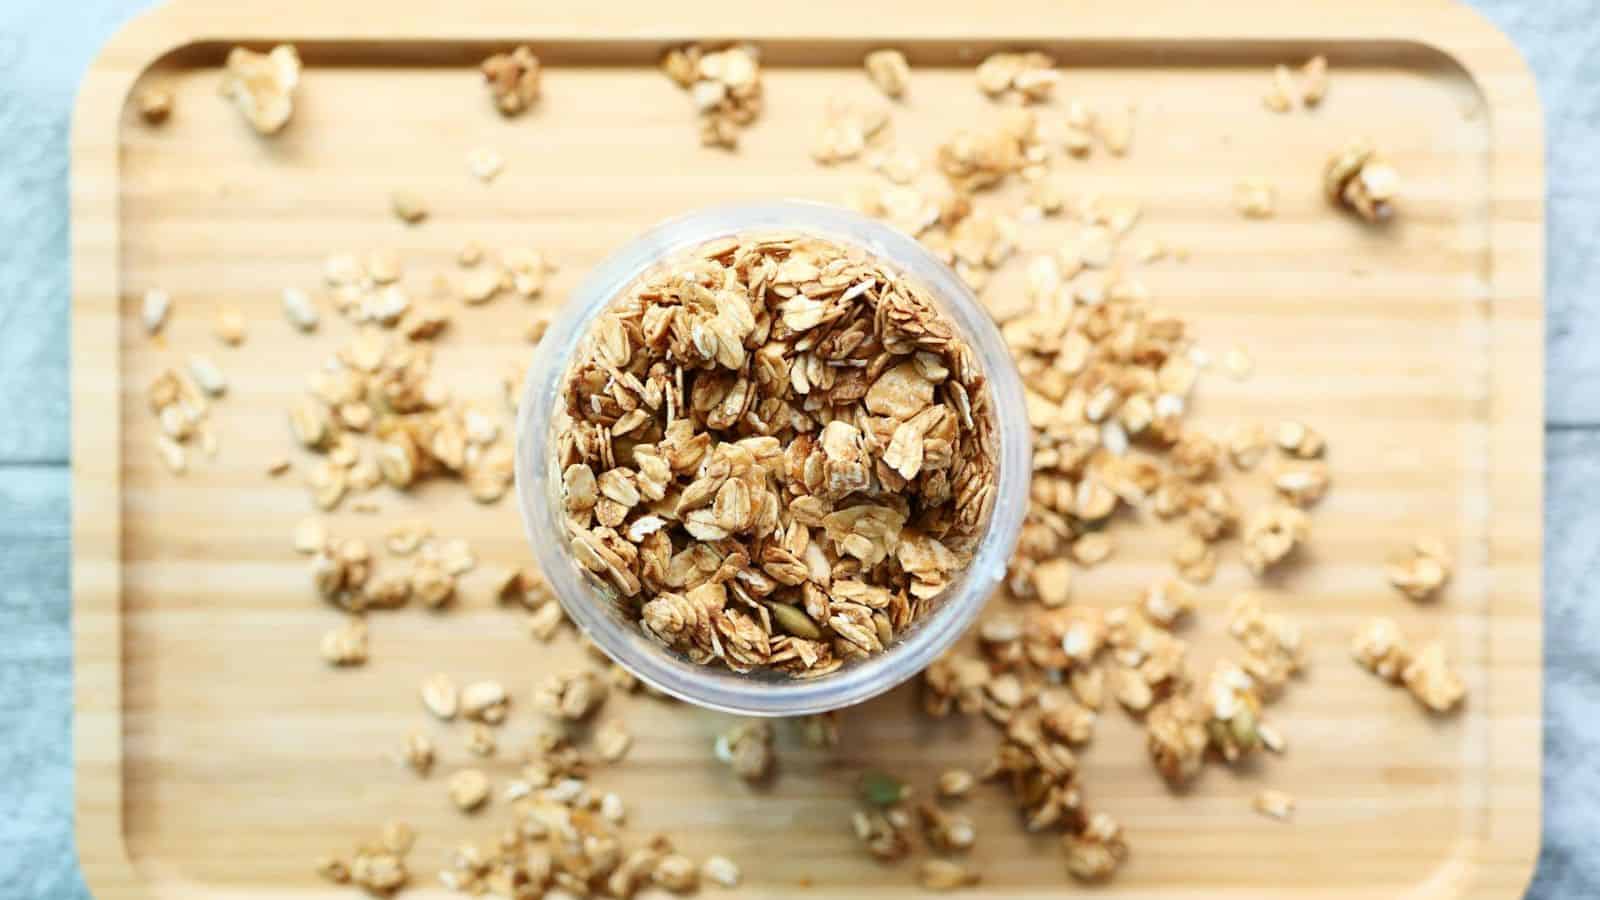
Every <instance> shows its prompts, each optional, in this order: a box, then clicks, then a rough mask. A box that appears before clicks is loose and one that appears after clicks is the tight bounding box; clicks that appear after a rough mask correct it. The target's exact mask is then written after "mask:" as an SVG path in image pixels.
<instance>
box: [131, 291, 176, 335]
mask: <svg viewBox="0 0 1600 900" xmlns="http://www.w3.org/2000/svg"><path fill="white" fill-rule="evenodd" d="M171 312H172V295H171V294H168V293H167V292H166V291H164V290H162V289H161V288H151V289H149V290H147V291H145V292H144V300H143V303H142V305H141V306H140V310H139V316H140V320H141V321H143V322H144V332H145V334H148V335H151V336H154V335H156V334H159V333H160V332H161V328H162V326H164V325H166V324H167V315H168V314H169V313H171Z"/></svg>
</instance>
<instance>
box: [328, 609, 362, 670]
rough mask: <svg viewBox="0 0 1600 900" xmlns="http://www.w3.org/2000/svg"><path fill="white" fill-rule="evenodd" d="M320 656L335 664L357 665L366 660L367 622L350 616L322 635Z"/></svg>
mask: <svg viewBox="0 0 1600 900" xmlns="http://www.w3.org/2000/svg"><path fill="white" fill-rule="evenodd" d="M322 658H323V659H325V660H327V661H328V663H329V664H331V665H335V666H359V665H361V664H362V663H365V662H366V661H367V623H366V622H364V621H362V620H361V619H359V618H352V619H350V620H349V621H348V622H346V623H345V624H344V625H342V626H340V627H338V628H334V629H331V630H329V631H327V632H325V633H324V634H323V635H322Z"/></svg>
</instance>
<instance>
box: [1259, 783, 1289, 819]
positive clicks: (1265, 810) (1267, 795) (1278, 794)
mask: <svg viewBox="0 0 1600 900" xmlns="http://www.w3.org/2000/svg"><path fill="white" fill-rule="evenodd" d="M1253 805H1254V806H1255V810H1256V812H1258V813H1261V814H1262V815H1264V816H1268V817H1270V818H1273V819H1277V820H1278V821H1280V822H1287V821H1289V817H1290V816H1291V815H1293V814H1294V797H1293V796H1292V795H1290V794H1286V793H1284V792H1283V791H1274V790H1264V791H1261V792H1260V793H1258V794H1256V798H1255V800H1254V803H1253Z"/></svg>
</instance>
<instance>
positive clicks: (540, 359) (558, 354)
mask: <svg viewBox="0 0 1600 900" xmlns="http://www.w3.org/2000/svg"><path fill="white" fill-rule="evenodd" d="M751 232H757V233H759V232H792V233H795V234H801V235H811V236H815V237H819V238H822V239H824V240H829V241H834V242H837V243H841V244H844V245H847V246H852V247H856V248H859V249H862V250H865V251H866V252H868V253H871V254H873V255H874V256H876V257H878V258H880V259H882V260H883V261H884V262H886V263H887V264H888V265H889V266H890V267H891V268H893V269H894V270H896V271H897V272H899V273H901V274H903V275H904V276H906V277H907V278H909V279H911V280H913V281H915V282H917V283H918V284H920V285H921V286H922V287H923V288H925V289H926V290H927V291H928V293H929V294H930V296H931V297H932V299H933V300H934V302H935V303H936V305H937V306H938V307H939V308H940V311H941V312H942V313H944V314H945V315H946V316H947V317H949V318H950V319H951V320H952V322H953V323H954V324H955V325H956V327H957V329H958V331H959V332H960V333H961V335H962V337H963V338H964V339H965V340H966V341H967V343H968V344H969V346H970V347H971V349H972V350H973V352H974V354H975V355H976V357H977V359H978V362H979V364H980V365H981V366H983V370H984V375H985V378H986V380H987V385H986V388H987V390H989V391H990V394H991V398H990V399H991V401H992V408H993V414H994V416H995V419H996V436H997V441H998V448H997V451H996V452H997V456H998V458H997V459H996V461H995V463H996V468H997V473H996V488H995V490H996V497H995V502H994V506H993V509H992V510H991V511H990V515H989V521H988V523H987V527H986V529H985V533H984V538H983V540H982V541H981V542H980V544H979V546H978V549H977V551H976V552H975V554H974V556H973V558H972V561H971V563H970V565H969V566H968V569H967V571H966V572H965V573H964V575H963V577H962V579H961V580H960V581H958V582H955V583H954V584H952V585H951V586H950V587H949V588H947V590H946V592H945V594H944V596H943V597H942V598H941V600H940V601H939V605H938V606H937V607H936V608H934V609H933V610H932V611H931V612H929V613H928V614H927V615H926V616H924V617H923V618H922V619H921V620H919V621H918V622H916V623H913V626H912V627H911V629H909V630H908V632H907V633H906V634H905V635H904V636H898V637H897V640H896V641H895V642H894V643H892V644H890V645H889V646H888V647H886V648H885V649H884V650H883V651H882V652H881V653H875V654H872V655H871V656H869V657H867V658H865V659H857V660H849V661H847V662H846V663H845V664H844V665H843V666H841V667H840V668H839V669H838V670H837V671H834V672H832V673H829V674H827V675H823V676H819V677H816V678H812V679H804V678H795V677H793V676H789V675H786V674H782V673H749V674H742V673H737V672H733V671H731V670H727V669H723V668H721V667H713V666H704V665H696V664H694V663H691V662H689V661H688V660H687V659H684V658H682V657H681V656H679V655H678V654H676V653H674V652H673V651H671V650H669V649H668V648H666V647H664V646H661V645H660V644H659V643H656V642H655V641H652V640H650V639H649V638H648V637H647V636H645V635H644V634H643V633H642V631H641V630H640V629H639V628H638V627H636V626H633V627H629V626H626V625H624V624H622V623H621V622H620V621H619V620H618V617H616V616H615V615H614V614H613V612H612V609H611V604H610V603H609V602H596V601H597V600H598V599H600V598H598V597H597V595H596V589H595V588H594V586H593V585H591V584H589V583H588V581H587V579H586V578H585V577H584V575H583V574H582V573H581V572H580V571H579V566H578V564H577V562H576V561H575V559H573V557H572V556H571V551H570V549H569V544H568V541H567V539H566V531H565V522H564V520H563V517H562V516H561V515H560V513H559V510H558V504H556V503H554V502H552V498H553V497H554V496H555V495H554V494H553V493H552V492H551V491H552V488H553V487H554V483H553V474H554V473H553V471H552V467H551V449H552V441H551V440H550V435H551V430H552V426H553V424H554V421H555V416H556V411H557V403H558V401H559V397H560V386H561V382H562V379H563V378H564V377H565V375H566V369H567V364H568V362H569V361H570V359H571V357H572V354H573V353H574V352H575V351H576V349H577V347H578V345H579V343H580V342H581V340H582V339H583V338H584V336H586V335H587V334H588V333H589V332H590V330H591V329H592V327H593V325H594V323H595V320H596V319H597V318H598V317H599V315H600V314H601V313H602V312H603V311H604V310H605V309H606V308H607V307H608V306H609V305H610V303H611V301H612V300H614V299H615V298H616V297H617V296H619V295H620V294H621V293H622V292H623V291H625V290H627V289H628V288H629V287H630V286H631V285H632V284H633V283H634V282H635V281H636V280H637V279H638V278H639V277H640V276H641V275H643V274H645V273H646V272H647V271H648V270H649V269H650V268H651V267H652V266H654V265H656V264H658V263H660V262H662V261H663V260H666V259H668V258H670V257H671V256H673V255H675V254H678V253H682V252H684V251H687V250H689V249H692V248H693V247H695V246H698V245H700V244H704V243H706V242H708V241H712V240H715V239H718V238H723V237H728V236H730V235H735V234H748V233H751ZM515 461H516V466H515V468H516V488H515V491H516V495H517V503H518V506H519V510H520V513H521V517H522V522H523V528H524V531H525V532H526V534H527V536H528V539H529V542H530V543H531V544H532V546H533V550H534V554H535V556H536V558H537V559H538V562H539V565H540V568H541V569H543V571H544V575H545V578H546V579H547V580H548V581H549V582H550V585H551V587H552V589H553V590H554V592H555V595H556V599H557V601H558V602H560V603H561V606H562V608H563V610H564V611H565V613H566V615H567V617H568V619H570V620H571V621H572V622H573V624H574V625H576V626H577V627H578V628H579V629H580V630H581V631H582V632H583V633H584V634H585V635H587V636H588V637H589V638H590V639H591V640H593V641H594V643H595V644H596V645H598V646H599V647H600V649H601V650H602V651H604V652H605V653H606V655H607V656H609V657H610V658H611V659H612V660H614V661H615V662H617V663H618V664H619V665H621V666H622V667H623V668H625V669H627V670H628V671H629V672H630V673H632V674H633V675H634V676H635V677H637V678H638V679H639V680H641V681H643V682H644V683H645V684H647V685H649V686H651V687H652V688H655V689H656V690H659V691H661V692H663V693H666V694H669V695H671V696H673V697H676V698H678V699H680V700H683V701H685V702H688V703H692V704H695V705H697V706H701V707H705V708H708V709H715V710H719V711H722V712H728V713H735V714H739V715H749V716H798V715H810V714H814V713H819V712H824V711H828V710H832V709H839V708H842V707H846V706H852V705H855V704H857V703H860V702H863V701H865V700H868V699H870V698H872V697H875V696H877V695H879V694H881V693H884V692H886V691H888V690H890V689H891V688H893V687H895V686H896V685H899V684H901V683H902V682H904V681H906V680H907V679H909V678H911V677H912V676H913V675H915V674H917V673H918V672H921V671H922V670H923V669H924V668H926V667H927V665H928V664H929V663H931V662H933V661H934V659H936V658H937V657H938V656H939V655H940V654H942V653H943V652H944V651H945V650H946V649H947V648H948V647H949V646H950V645H952V644H953V643H954V642H955V641H956V640H957V639H958V638H959V637H960V636H961V635H962V634H963V633H964V632H965V631H966V630H967V628H968V627H969V626H970V625H971V624H972V622H973V621H974V620H975V619H976V618H977V616H978V614H979V612H980V611H981V610H982V608H983V606H984V604H985V603H986V602H987V600H988V598H989V595H990V594H991V593H992V592H993V591H994V590H995V589H996V588H997V587H998V586H999V585H1000V583H1001V581H1002V580H1003V579H1004V577H1005V572H1006V567H1007V564H1008V562H1009V560H1010V557H1011V553H1012V551H1013V549H1014V548H1015V545H1016V542H1017V537H1018V535H1019V533H1020V531H1021V527H1022V520H1023V515H1024V513H1025V512H1026V509H1027V503H1028V482H1029V479H1030V477H1031V430H1030V429H1029V426H1028V423H1027V416H1026V407H1025V404H1024V400H1023V393H1022V382H1021V378H1020V377H1019V375H1018V374H1017V369H1016V365H1015V363H1014V362H1013V361H1012V359H1011V355H1010V353H1009V351H1008V350H1007V348H1006V345H1005V342H1004V340H1003V339H1002V338H1001V335H1000V331H999V329H998V328H997V327H996V325H995V323H994V321H993V320H992V319H991V318H990V316H989V314H988V313H987V312H986V311H985V310H984V309H983V307H982V306H981V305H979V303H978V300H977V298H976V297H975V296H973V294H972V292H971V291H970V290H969V289H968V288H967V286H966V285H965V284H964V283H963V282H962V281H961V280H960V278H958V277H957V276H956V274H955V273H954V272H952V271H951V270H950V268H949V267H948V266H946V265H945V264H944V263H943V262H941V261H940V260H939V259H938V258H937V257H935V256H934V255H933V254H932V253H931V252H930V251H928V249H927V248H925V247H923V246H922V245H921V244H920V243H918V242H917V241H916V240H915V239H913V238H911V237H908V236H906V235H905V234H902V233H901V232H899V231H896V230H894V229H893V228H890V227H889V226H887V225H885V224H883V223H881V222H877V221H874V220H872V219H869V218H867V217H865V216H863V215H860V214H858V213H855V212H852V211H849V210H846V209H841V208H839V207H834V206H828V205H825V204H821V203H814V202H806V201H792V200H784V201H772V202H759V203H740V204H731V205H724V206H713V207H707V208H703V209H700V210H696V211H693V212H689V213H687V214H685V215H682V216H679V217H676V218H673V219H669V220H667V221H665V222H663V223H661V224H659V225H656V226H655V227H653V228H650V229H648V230H647V231H645V232H644V233H642V234H641V235H639V236H638V237H636V238H634V239H633V240H632V241H630V242H628V243H627V244H625V245H623V246H622V247H621V248H620V249H618V250H617V251H616V252H614V253H613V254H611V255H610V256H608V257H607V258H606V259H605V260H604V261H602V262H601V263H600V264H599V265H597V266H596V267H595V268H594V269H593V270H591V271H590V273H589V274H588V275H587V276H586V277H585V278H584V279H583V281H582V282H581V283H580V284H579V286H578V287H577V288H576V290H575V291H574V292H573V294H572V295H571V297H570V298H569V299H568V301H567V302H566V304H565V305H564V306H563V309H562V311H561V312H560V313H559V314H558V315H557V316H556V318H555V319H554V320H553V321H552V322H551V323H550V326H549V328H548V329H547V330H546V332H545V335H544V337H543V338H542V339H541V341H540V342H539V345H538V347H536V348H535V350H534V352H533V358H532V361H531V363H530V365H529V367H528V372H527V377H526V380H525V382H524V384H523V389H522V394H521V399H520V402H519V404H518V409H517V432H516V453H515Z"/></svg>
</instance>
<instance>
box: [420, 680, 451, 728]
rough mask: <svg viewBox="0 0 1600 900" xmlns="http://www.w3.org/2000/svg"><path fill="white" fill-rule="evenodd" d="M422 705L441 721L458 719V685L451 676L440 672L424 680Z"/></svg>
mask: <svg viewBox="0 0 1600 900" xmlns="http://www.w3.org/2000/svg"><path fill="white" fill-rule="evenodd" d="M422 705H423V706H425V707H427V709H428V712H430V713H433V715H434V717H435V718H437V719H440V720H441V721H446V722H448V721H449V720H451V719H454V718H455V717H456V709H457V707H458V702H457V691H456V683H455V681H453V680H451V678H450V676H449V675H446V674H444V673H443V672H438V673H435V674H433V675H429V676H428V677H427V678H425V679H423V680H422Z"/></svg>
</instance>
